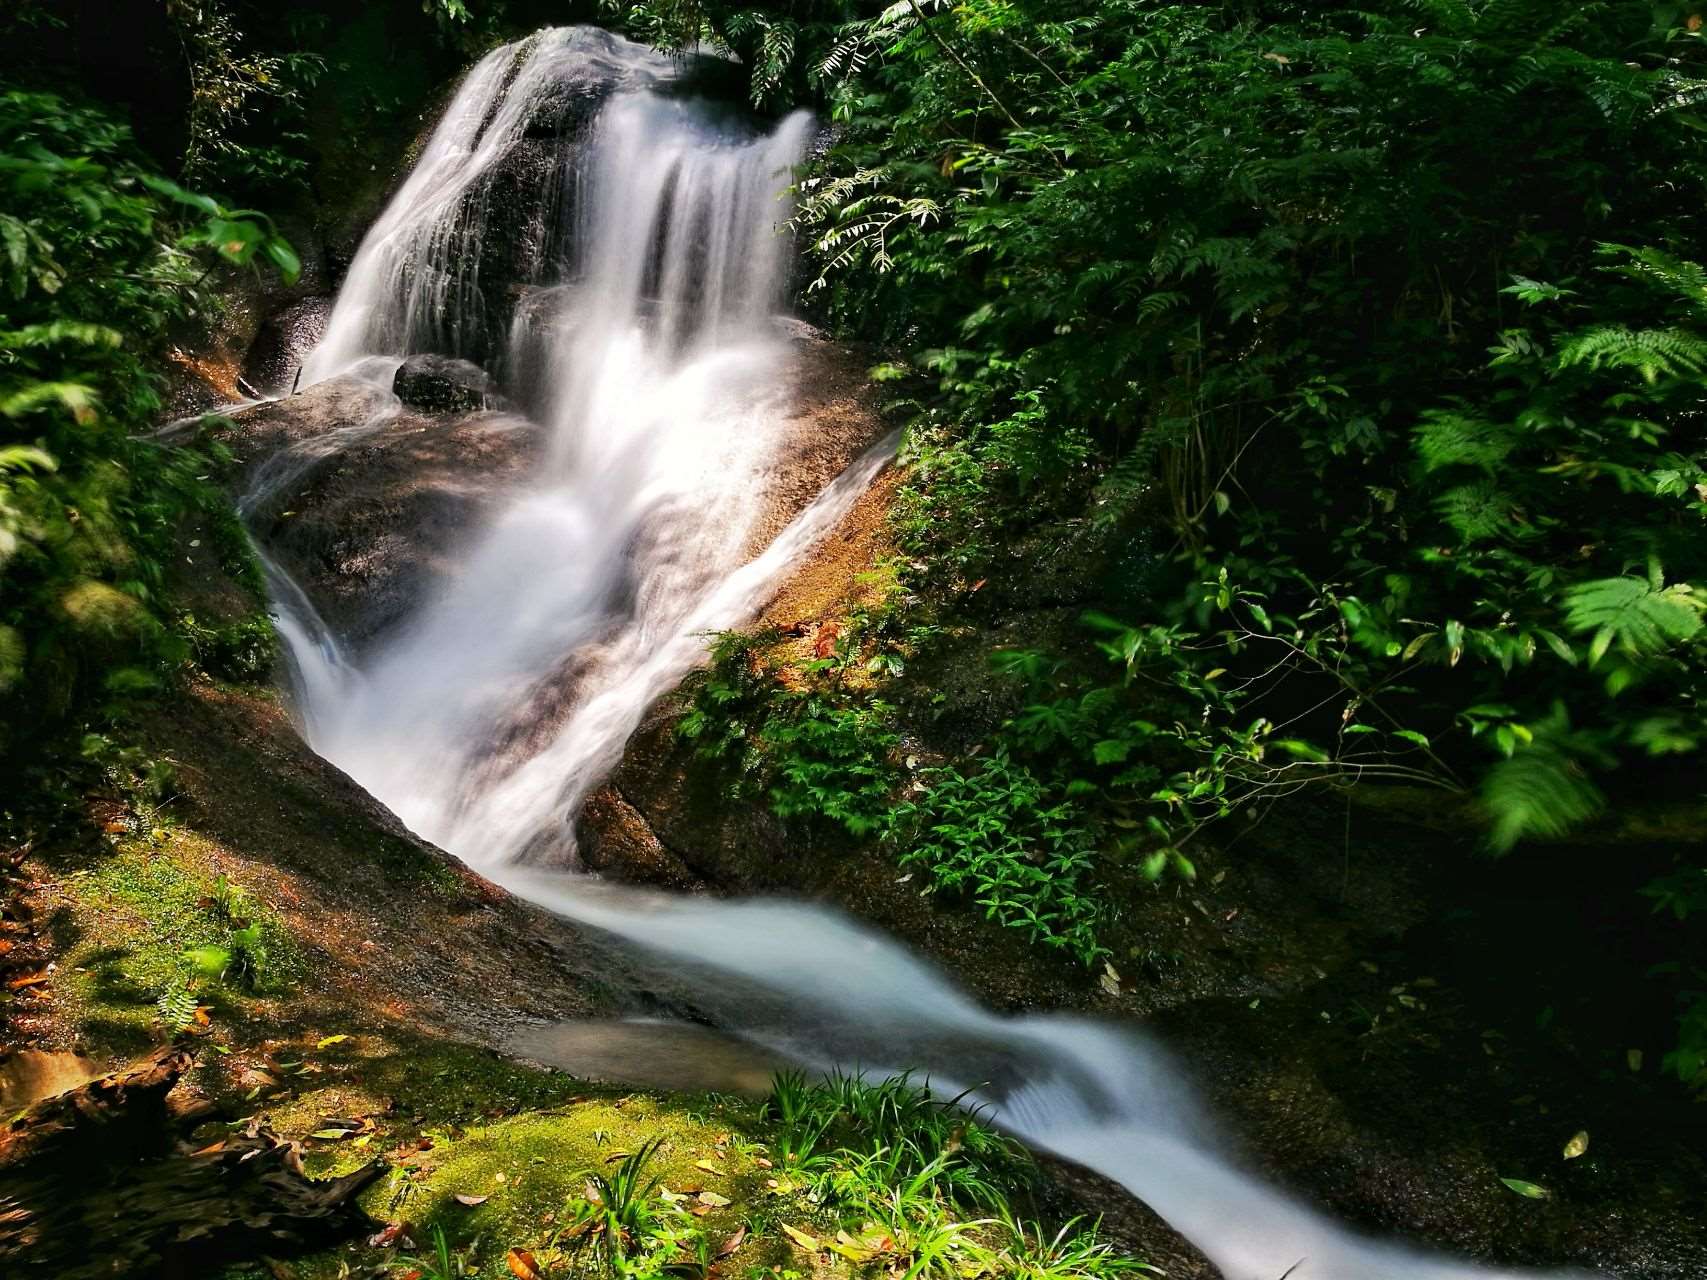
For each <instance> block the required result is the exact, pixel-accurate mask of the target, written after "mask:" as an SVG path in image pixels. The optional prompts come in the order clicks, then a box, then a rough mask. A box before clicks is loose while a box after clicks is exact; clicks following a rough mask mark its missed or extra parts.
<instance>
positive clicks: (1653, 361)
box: [1558, 325, 1707, 382]
mask: <svg viewBox="0 0 1707 1280" xmlns="http://www.w3.org/2000/svg"><path fill="white" fill-rule="evenodd" d="M1573 365H1587V366H1588V367H1589V368H1590V369H1603V368H1619V367H1622V368H1630V369H1635V370H1637V371H1638V372H1639V373H1640V374H1641V375H1642V377H1643V379H1645V380H1646V381H1648V382H1654V381H1656V380H1657V379H1658V378H1659V377H1661V376H1662V375H1663V376H1665V377H1680V376H1683V375H1686V374H1700V373H1703V372H1707V340H1704V339H1702V338H1700V337H1698V336H1697V335H1695V334H1693V333H1688V332H1686V331H1684V330H1682V329H1630V328H1626V327H1625V326H1624V325H1602V326H1601V327H1599V328H1596V329H1590V330H1589V331H1588V332H1586V333H1582V334H1578V335H1577V336H1576V337H1574V338H1571V339H1570V340H1568V341H1567V342H1566V343H1565V344H1564V345H1563V346H1562V347H1560V348H1559V358H1558V366H1559V368H1560V369H1569V368H1570V367H1572V366H1573Z"/></svg>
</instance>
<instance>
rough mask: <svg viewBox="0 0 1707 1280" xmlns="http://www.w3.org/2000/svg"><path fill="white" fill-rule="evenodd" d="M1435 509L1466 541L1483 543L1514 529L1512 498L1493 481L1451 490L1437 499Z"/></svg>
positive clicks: (1479, 482) (1480, 481)
mask: <svg viewBox="0 0 1707 1280" xmlns="http://www.w3.org/2000/svg"><path fill="white" fill-rule="evenodd" d="M1435 510H1436V511H1437V512H1439V514H1440V518H1441V519H1442V520H1444V521H1445V522H1446V523H1447V525H1448V526H1450V527H1451V529H1452V531H1453V532H1454V533H1456V534H1457V535H1458V536H1459V537H1460V538H1462V539H1463V540H1464V541H1465V542H1481V541H1483V540H1484V539H1487V538H1492V537H1494V536H1495V535H1497V534H1500V533H1505V532H1510V531H1511V526H1512V501H1511V498H1510V497H1509V496H1507V495H1506V494H1505V493H1503V492H1502V491H1501V490H1500V489H1499V488H1498V487H1497V486H1496V485H1495V484H1494V483H1493V482H1492V481H1491V480H1478V481H1476V482H1475V483H1474V484H1461V485H1458V486H1457V487H1456V488H1452V489H1448V490H1447V491H1446V492H1445V493H1443V494H1441V495H1440V497H1438V498H1436V499H1435Z"/></svg>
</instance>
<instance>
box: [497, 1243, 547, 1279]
mask: <svg viewBox="0 0 1707 1280" xmlns="http://www.w3.org/2000/svg"><path fill="white" fill-rule="evenodd" d="M504 1261H505V1263H507V1264H508V1266H509V1268H510V1274H511V1275H513V1276H515V1277H516V1280H541V1277H542V1276H543V1275H544V1272H542V1271H541V1270H540V1269H539V1263H537V1262H535V1261H534V1260H533V1254H531V1253H529V1252H528V1251H527V1250H526V1249H511V1250H510V1251H509V1252H508V1253H506V1254H505V1255H504Z"/></svg>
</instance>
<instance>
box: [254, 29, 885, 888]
mask: <svg viewBox="0 0 1707 1280" xmlns="http://www.w3.org/2000/svg"><path fill="white" fill-rule="evenodd" d="M588 58H594V59H596V63H597V65H596V66H595V67H594V68H593V69H592V70H594V71H600V72H602V73H603V74H604V76H605V77H606V78H607V82H609V88H608V92H607V94H606V96H604V97H603V98H602V106H600V107H599V108H598V109H597V110H596V111H595V112H593V113H591V114H590V117H589V118H586V119H584V120H583V121H581V127H580V129H579V130H577V131H575V132H574V133H573V134H572V135H560V136H559V138H558V139H557V147H556V150H555V151H554V153H553V155H552V156H551V157H550V158H549V161H548V162H547V163H544V164H542V165H539V166H538V172H539V173H541V174H543V179H542V181H541V186H540V188H539V190H538V192H537V193H536V194H537V195H538V197H539V199H540V200H541V201H543V202H545V203H547V204H549V205H550V216H546V217H542V218H540V219H539V220H538V221H539V225H538V226H535V227H534V228H533V229H532V230H531V232H530V233H529V234H528V235H527V236H526V237H524V244H523V245H522V248H521V251H520V253H519V255H517V254H514V253H512V255H511V261H510V263H509V266H510V268H511V269H512V270H513V271H514V273H515V275H516V276H517V277H519V279H520V280H521V281H522V282H524V285H526V286H528V287H526V289H525V294H524V298H525V301H524V303H523V305H521V306H519V307H517V308H516V309H515V314H514V319H513V321H511V322H510V323H509V325H508V328H509V333H508V335H507V338H506V339H505V341H504V342H503V344H502V351H501V352H500V353H496V354H497V358H499V359H501V360H502V361H503V363H504V365H505V367H506V368H507V369H508V370H510V371H511V373H512V374H513V377H512V380H511V381H512V385H513V388H514V391H515V394H516V396H517V398H518V399H519V400H520V401H522V402H523V403H525V404H528V405H529V406H531V407H532V408H533V412H534V413H535V414H536V416H537V418H538V419H539V420H540V421H542V422H543V424H544V425H545V426H546V428H547V446H546V450H545V456H544V458H543V460H542V462H541V464H540V466H539V469H538V472H537V474H536V475H535V477H534V481H533V483H532V484H531V485H530V486H529V487H528V488H527V489H525V490H524V491H522V492H520V493H518V494H516V495H515V497H514V500H513V501H512V502H510V503H509V504H508V506H507V508H506V509H505V510H504V511H503V512H502V513H501V514H500V515H499V517H498V518H497V520H496V521H495V523H494V524H493V526H492V527H491V528H489V529H488V530H486V531H485V533H484V535H483V536H482V537H481V538H480V539H479V540H478V541H477V542H476V544H475V545H474V546H473V547H472V548H470V549H469V551H468V552H467V560H466V564H465V566H464V567H463V570H462V572H461V573H460V574H458V575H457V577H456V580H455V582H454V583H453V585H452V586H451V587H450V588H449V590H448V591H447V592H446V593H445V594H444V595H443V596H441V597H440V598H437V599H433V600H428V601H425V602H423V603H422V606H421V607H420V609H419V611H418V613H417V615H416V616H415V617H414V619H413V620H412V621H411V622H410V623H409V624H408V625H407V626H406V627H405V628H404V630H403V631H402V632H401V633H400V634H398V635H395V636H393V637H391V638H390V641H389V643H388V644H387V645H386V646H385V648H384V649H383V651H381V652H380V653H378V654H377V655H376V656H375V657H374V658H373V660H372V661H371V662H369V663H368V664H366V665H365V666H363V667H362V668H361V669H359V670H347V671H344V672H342V673H341V674H340V675H339V676H338V677H337V678H334V677H333V676H332V675H330V674H328V673H327V672H326V670H325V663H324V661H323V660H319V661H317V659H316V656H315V655H314V654H307V655H304V657H303V659H302V660H301V661H300V662H299V664H298V665H299V667H301V668H302V669H304V670H305V671H309V672H311V673H312V678H304V679H303V680H301V681H299V684H300V686H301V688H300V696H299V702H300V703H301V705H302V708H303V718H304V723H305V728H306V732H307V735H308V738H309V741H310V743H311V744H312V745H313V746H314V748H315V749H316V750H317V751H319V752H320V753H321V754H322V755H324V756H326V757H327V758H328V759H330V760H332V761H334V762H335V763H337V764H338V765H340V766H342V767H343V768H344V769H346V770H347V771H348V772H349V773H350V774H352V775H353V776H354V777H356V778H358V779H360V780H361V781H362V782H363V784H364V785H366V786H367V787H368V789H369V790H370V791H372V792H373V793H374V794H375V795H376V796H378V797H379V798H380V799H381V800H383V801H384V802H385V803H386V804H388V805H389V806H390V807H391V808H392V809H393V810H394V811H395V812H396V813H397V814H398V816H400V817H401V818H402V819H403V820H404V821H405V822H407V823H408V824H409V825H410V826H411V827H412V828H414V829H415V830H416V831H419V832H420V833H421V834H423V835H425V836H427V837H428V838H429V839H432V840H434V841H436V842H438V843H440V844H442V845H444V846H445V847H447V848H451V849H458V850H463V851H472V852H470V856H471V857H473V858H475V859H476V860H478V861H480V862H492V861H503V860H507V859H511V858H515V857H518V856H522V855H524V854H526V855H529V856H532V857H535V858H542V857H553V856H555V857H557V858H558V859H559V860H561V859H562V857H563V856H565V855H567V854H568V853H569V852H570V851H571V850H572V845H573V834H572V832H573V825H572V823H573V817H574V815H575V813H576V812H577V811H578V810H579V807H580V802H581V800H582V799H583V798H584V797H585V795H586V793H587V792H588V791H589V790H590V789H591V788H592V787H593V786H594V785H596V784H597V783H598V782H599V781H600V780H601V778H602V776H603V774H604V773H605V772H606V771H608V769H609V767H610V766H611V765H612V764H613V763H614V762H615V759H616V757H617V756H618V755H619V754H620V752H621V750H622V745H623V743H624V741H625V740H626V739H627V737H628V735H629V733H631V732H632V731H633V729H634V727H635V726H636V725H637V724H638V722H639V719H640V717H641V715H642V714H643V713H644V711H645V709H646V708H647V706H649V705H650V704H651V702H652V701H653V700H654V699H655V698H656V697H657V696H658V695H659V694H661V693H663V692H664V691H665V690H666V689H668V688H669V686H670V685H671V684H673V683H674V682H675V681H676V680H677V679H679V678H680V676H681V674H682V672H683V671H685V670H686V669H687V668H688V667H689V666H691V665H692V664H693V662H694V661H695V660H696V659H697V658H698V656H699V655H700V653H701V652H702V650H703V640H702V638H701V637H703V635H704V633H705V632H707V631H711V630H717V629H722V628H728V627H731V626H735V625H738V624H739V623H741V622H742V621H743V620H745V618H747V617H748V616H750V615H751V613H752V611H753V610H754V609H755V608H756V607H757V605H758V604H759V603H761V602H762V596H763V594H764V592H765V591H766V590H767V588H768V587H769V585H770V584H771V583H772V582H774V580H775V577H776V575H777V573H778V572H779V571H780V570H781V569H783V568H785V567H786V564H787V559H786V558H785V556H786V555H787V554H789V553H788V552H787V549H788V548H790V547H792V548H794V553H793V554H797V553H798V551H799V550H800V549H802V547H803V546H804V545H809V542H810V540H811V537H812V536H813V534H814V533H816V532H822V531H823V529H824V528H825V527H827V525H828V524H829V523H831V522H832V521H833V519H834V518H835V517H836V516H838V515H839V514H840V512H841V511H843V510H845V509H846V507H847V505H848V504H849V503H851V501H852V499H853V498H854V497H856V496H857V495H858V493H859V492H860V491H861V489H862V488H863V482H864V481H866V480H869V479H870V477H871V475H872V474H874V473H875V471H876V470H877V468H878V467H879V466H880V465H881V463H882V461H883V455H882V454H881V453H877V454H873V455H871V456H870V457H869V458H867V459H866V460H865V462H864V464H863V465H862V466H861V467H859V468H857V469H856V474H855V475H853V476H850V477H848V478H846V480H845V481H844V483H843V484H841V485H839V486H836V487H834V488H833V489H832V490H831V491H830V492H829V494H827V495H826V496H825V497H824V498H823V499H821V500H820V501H819V502H818V503H817V504H815V505H814V507H813V508H812V509H811V510H809V512H808V513H806V515H805V516H803V517H802V518H801V519H800V520H798V521H797V522H796V525H795V527H794V528H793V529H791V530H790V531H789V533H788V534H786V535H785V537H784V538H783V539H781V540H780V541H779V545H778V546H774V547H773V548H772V549H771V551H770V553H768V554H767V555H765V556H763V557H761V558H760V559H759V560H757V561H754V562H752V563H749V564H745V565H743V563H742V562H743V560H744V559H745V558H746V551H747V548H748V545H749V543H750V542H751V540H752V537H753V533H754V523H755V518H756V514H757V506H756V504H755V503H754V501H753V498H754V495H755V493H756V491H757V489H758V487H759V484H760V481H761V479H762V477H763V476H764V474H765V473H766V471H767V469H768V467H769V464H770V461H771V458H772V456H773V454H774V451H775V446H776V435H777V428H778V424H779V422H780V420H781V416H782V411H783V410H784V408H785V407H786V404H787V401H788V394H789V386H788V383H787V378H786V376H785V375H786V359H785V357H786V346H785V343H784V341H783V339H782V336H781V333H780V331H778V330H777V329H776V327H775V325H774V324H773V322H772V314H773V312H774V311H775V310H776V309H777V306H778V304H779V302H780V295H781V291H782V285H783V283H784V280H785V278H786V274H787V262H788V260H787V252H786V251H787V241H786V238H785V237H784V236H783V235H781V234H779V224H780V223H781V222H782V221H784V220H785V219H786V217H787V214H788V208H787V206H786V204H785V203H784V202H783V201H782V200H781V199H780V195H781V193H782V192H783V191H784V190H785V189H786V188H787V187H788V185H789V183H790V170H791V167H792V166H793V165H794V164H795V163H797V161H798V160H799V158H800V156H801V154H802V153H803V151H804V148H805V145H806V142H807V139H808V137H809V134H810V131H811V128H812V122H811V118H810V117H809V116H808V115H807V114H805V113H804V112H802V113H797V114H796V115H793V116H791V117H789V118H788V119H786V120H784V121H782V122H781V123H780V124H779V125H778V126H777V127H776V128H774V129H773V130H771V131H770V132H768V133H764V134H755V133H754V132H753V130H752V129H751V127H750V126H748V125H746V124H745V123H743V122H739V121H734V120H730V119H727V118H724V117H723V115H722V114H721V113H719V112H718V111H717V110H715V109H714V108H711V107H708V106H707V105H706V104H704V103H701V102H697V101H695V100H693V99H691V98H687V97H682V96H678V95H671V94H669V93H666V92H663V91H662V90H663V89H664V88H665V87H666V86H667V85H668V83H669V81H670V79H671V77H672V75H673V74H674V71H675V68H674V65H673V64H672V63H670V62H669V61H668V60H665V59H662V58H659V57H658V56H656V55H654V54H651V53H649V52H647V51H644V50H642V49H640V48H639V47H638V46H633V45H627V44H625V43H623V42H619V41H615V40H614V39H613V38H612V37H609V36H608V35H605V34H604V33H602V32H589V31H587V30H584V29H572V30H570V31H566V32H546V33H542V34H541V35H540V36H537V37H535V38H534V39H533V40H532V41H531V42H528V43H527V44H526V45H524V46H521V47H517V46H510V47H506V48H502V49H498V50H495V51H493V52H492V53H491V54H488V55H487V56H486V57H485V58H484V59H482V60H481V62H480V63H479V64H478V65H477V66H476V67H475V68H474V70H473V71H472V72H470V73H469V76H468V78H467V80H466V81H465V82H464V83H463V85H462V87H461V89H460V91H459V92H458V93H457V95H456V97H455V99H454V100H453V101H452V103H451V105H450V107H449V108H448V109H447V111H446V114H445V117H444V119H443V121H442V122H441V123H440V125H439V127H438V129H437V131H436V132H435V133H434V135H433V138H432V140H431V142H430V143H429V144H428V146H427V148H426V151H425V153H424V154H423V156H422V159H421V161H420V164H419V165H418V167H417V168H416V170H415V172H414V173H413V174H412V175H411V176H410V178H409V179H408V181H407V182H405V184H404V185H403V187H402V189H401V190H400V191H399V193H398V195H397V196H396V198H395V199H394V200H393V202H392V205H391V206H390V208H388V209H387V211H386V213H385V214H384V216H383V217H381V219H380V220H379V222H378V223H377V224H376V225H375V227H374V229H373V231H372V232H371V233H370V234H369V236H368V237H367V239H366V241H365V242H364V243H363V245H362V247H361V249H360V250H359V252H358V253H357V256H356V259H355V262H354V264H353V265H352V268H351V276H350V280H349V283H348V284H347V285H346V286H345V288H344V291H343V293H342V294H341V295H340V296H339V298H338V301H337V303H336V306H335V307H334V310H333V314H332V317H331V320H330V321H329V323H328V326H327V332H326V336H325V338H324V340H323V341H322V343H321V344H320V346H319V347H318V348H317V349H316V350H315V351H314V352H313V354H312V355H311V356H310V358H309V360H308V362H307V364H306V365H305V375H304V376H305V378H308V379H312V380H316V381H317V380H320V379H322V378H325V377H328V376H332V375H333V374H336V373H342V372H347V371H349V370H350V369H351V368H353V367H359V366H360V362H361V361H363V360H364V359H366V358H370V357H373V356H377V355H382V354H388V355H391V356H398V355H402V354H405V353H407V352H409V351H411V350H415V349H418V348H422V347H426V348H430V349H435V350H439V351H445V352H452V353H471V352H473V351H474V350H475V347H474V346H473V345H472V344H473V342H474V337H473V335H475V334H477V333H479V332H481V331H483V330H484V329H486V328H488V327H489V326H490V324H491V321H492V316H491V314H490V305H491V303H490V296H489V295H490V293H491V292H492V291H491V290H490V289H489V288H488V286H489V285H490V284H491V281H489V280H488V281H482V280H481V279H480V278H479V268H480V264H481V263H482V261H490V260H491V258H492V257H493V255H492V253H491V252H490V251H489V249H488V244H487V242H488V241H490V240H492V239H494V238H503V239H508V238H510V237H511V232H510V230H508V229H506V228H502V227H496V226H493V225H492V218H493V217H494V216H496V215H495V214H494V213H493V211H492V208H491V200H490V197H489V191H490V188H491V187H492V185H493V184H494V183H495V181H497V180H498V179H499V178H501V177H502V176H503V175H504V174H505V173H506V171H507V170H508V168H509V167H510V166H511V165H512V163H513V161H514V158H515V155H516V151H517V148H518V147H519V146H521V145H522V144H523V143H524V142H525V140H527V139H528V138H529V137H530V136H532V135H533V134H535V133H537V132H538V125H537V121H536V119H535V113H536V112H537V111H538V110H539V109H540V104H541V103H545V104H548V105H551V106H552V107H553V109H555V108H556V104H557V103H558V102H559V101H560V99H561V97H562V93H563V89H562V86H563V82H564V81H565V79H567V80H568V81H569V82H570V83H571V84H572V85H576V86H581V87H582V88H585V87H586V86H587V85H588V84H589V83H590V82H591V78H592V73H591V71H590V70H589V68H588V66H587V65H586V60H587V59H588ZM587 98H588V95H587V94H585V93H583V94H581V95H579V96H578V97H575V98H574V101H576V102H577V103H578V104H579V106H580V110H581V113H582V114H583V115H586V103H587ZM566 191H568V192H573V193H574V194H575V196H576V198H575V199H574V200H572V201H571V200H569V199H567V198H566V197H565V192H566ZM534 212H535V211H534V210H532V209H529V210H528V211H527V212H526V215H525V216H527V217H528V218H529V219H530V220H531V219H533V218H534ZM512 287H513V286H512ZM469 311H473V312H476V313H478V315H477V316H471V315H470V314H468V313H469ZM477 320H478V323H476V321H477ZM389 368H390V366H389V365H381V366H380V369H381V371H382V372H384V371H388V370H389ZM289 616H290V621H289V623H288V625H287V638H289V637H288V631H289V629H292V628H294V629H300V628H301V622H300V610H295V609H293V610H290V611H289ZM324 648H325V647H324V646H323V645H322V646H320V649H321V650H322V651H324ZM569 684H572V685H573V688H574V694H575V696H574V697H573V698H571V699H568V700H565V699H564V698H563V697H562V689H563V688H564V687H565V686H566V685H569ZM548 704H555V705H557V707H558V710H557V711H556V715H557V721H556V723H555V724H550V723H542V717H541V715H540V709H541V707H542V706H545V705H548Z"/></svg>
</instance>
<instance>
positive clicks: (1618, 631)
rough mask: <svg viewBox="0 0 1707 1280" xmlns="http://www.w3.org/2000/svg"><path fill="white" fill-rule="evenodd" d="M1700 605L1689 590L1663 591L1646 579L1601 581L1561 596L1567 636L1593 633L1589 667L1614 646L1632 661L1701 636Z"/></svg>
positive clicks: (1683, 587) (1684, 586)
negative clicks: (1568, 628) (1627, 654)
mask: <svg viewBox="0 0 1707 1280" xmlns="http://www.w3.org/2000/svg"><path fill="white" fill-rule="evenodd" d="M1702 604H1703V602H1702V601H1701V600H1700V599H1699V598H1697V597H1696V595H1695V593H1694V591H1693V589H1692V588H1691V587H1689V586H1688V585H1687V584H1684V583H1679V584H1677V585H1675V586H1670V587H1663V586H1660V585H1658V584H1657V583H1655V582H1654V581H1653V580H1652V579H1650V578H1633V577H1623V578H1599V579H1596V580H1595V581H1593V582H1584V583H1580V584H1578V585H1577V586H1574V587H1572V588H1570V589H1569V590H1568V591H1566V593H1565V621H1566V623H1567V625H1569V626H1570V628H1571V630H1573V631H1577V632H1585V631H1592V632H1594V633H1595V636H1594V640H1593V641H1592V642H1591V643H1590V645H1589V666H1591V667H1592V666H1594V664H1595V663H1597V662H1598V661H1600V659H1601V658H1603V657H1604V656H1605V655H1606V651H1607V650H1608V649H1609V648H1610V647H1611V646H1612V645H1613V644H1617V645H1618V646H1619V647H1620V648H1622V649H1624V650H1625V651H1626V652H1629V653H1632V654H1636V655H1639V656H1640V655H1650V654H1656V653H1662V652H1664V651H1665V650H1667V649H1669V648H1671V647H1672V646H1673V645H1675V644H1677V643H1679V642H1681V641H1685V640H1691V639H1694V638H1695V636H1696V635H1698V634H1699V633H1700V631H1701V610H1702Z"/></svg>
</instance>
